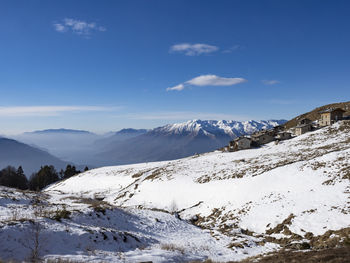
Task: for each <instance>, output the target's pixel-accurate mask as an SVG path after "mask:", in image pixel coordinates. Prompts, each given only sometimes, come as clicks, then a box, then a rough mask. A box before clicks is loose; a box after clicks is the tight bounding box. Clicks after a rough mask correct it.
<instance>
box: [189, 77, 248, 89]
mask: <svg viewBox="0 0 350 263" xmlns="http://www.w3.org/2000/svg"><path fill="white" fill-rule="evenodd" d="M245 81H246V80H245V79H243V78H223V77H218V76H216V75H201V76H198V77H196V78H193V79H191V80H189V81H187V82H186V83H188V84H190V85H194V86H232V85H236V84H238V83H242V82H245Z"/></svg>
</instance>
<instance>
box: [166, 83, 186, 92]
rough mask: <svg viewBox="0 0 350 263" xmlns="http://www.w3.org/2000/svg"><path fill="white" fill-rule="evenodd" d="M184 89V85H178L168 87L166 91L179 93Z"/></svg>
mask: <svg viewBox="0 0 350 263" xmlns="http://www.w3.org/2000/svg"><path fill="white" fill-rule="evenodd" d="M184 88H185V85H184V84H179V85H176V86H174V87H169V88H167V89H166V90H167V91H170V90H177V91H180V90H183V89H184Z"/></svg>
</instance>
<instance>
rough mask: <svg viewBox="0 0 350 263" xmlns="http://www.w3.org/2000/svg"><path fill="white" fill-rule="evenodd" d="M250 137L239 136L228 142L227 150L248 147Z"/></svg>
mask: <svg viewBox="0 0 350 263" xmlns="http://www.w3.org/2000/svg"><path fill="white" fill-rule="evenodd" d="M251 142H252V141H251V139H249V138H247V137H244V136H241V137H238V138H236V139H234V140H233V141H230V143H229V147H228V149H229V151H231V152H232V151H238V150H244V149H249V148H250V145H251Z"/></svg>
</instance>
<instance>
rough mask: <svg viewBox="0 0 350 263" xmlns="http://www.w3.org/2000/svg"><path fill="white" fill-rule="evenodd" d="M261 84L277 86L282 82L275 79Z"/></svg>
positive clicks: (266, 80)
mask: <svg viewBox="0 0 350 263" xmlns="http://www.w3.org/2000/svg"><path fill="white" fill-rule="evenodd" d="M261 82H262V83H264V84H265V85H276V84H279V83H280V81H278V80H275V79H271V80H268V79H264V80H262V81H261Z"/></svg>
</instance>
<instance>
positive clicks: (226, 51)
mask: <svg viewBox="0 0 350 263" xmlns="http://www.w3.org/2000/svg"><path fill="white" fill-rule="evenodd" d="M241 48H242V47H241V46H240V45H234V46H232V47H230V48H228V49H225V50H223V51H222V53H232V52H233V51H236V50H238V49H241Z"/></svg>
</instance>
